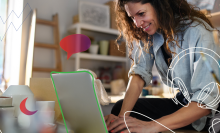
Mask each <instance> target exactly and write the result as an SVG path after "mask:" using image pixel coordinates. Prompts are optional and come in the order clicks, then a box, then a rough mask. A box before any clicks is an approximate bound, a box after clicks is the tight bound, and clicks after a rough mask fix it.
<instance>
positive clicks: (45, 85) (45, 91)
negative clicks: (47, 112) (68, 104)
mask: <svg viewBox="0 0 220 133" xmlns="http://www.w3.org/2000/svg"><path fill="white" fill-rule="evenodd" d="M30 89H31V91H32V92H33V94H34V98H35V99H36V100H37V101H55V108H54V111H55V118H54V120H57V118H58V117H59V115H61V111H60V106H59V103H58V100H57V96H56V92H55V89H54V87H53V83H52V80H51V78H31V79H30Z"/></svg>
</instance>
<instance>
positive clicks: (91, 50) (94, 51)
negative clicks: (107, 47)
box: [89, 44, 99, 54]
mask: <svg viewBox="0 0 220 133" xmlns="http://www.w3.org/2000/svg"><path fill="white" fill-rule="evenodd" d="M98 49H99V45H98V44H91V45H90V47H89V53H91V54H97V53H98Z"/></svg>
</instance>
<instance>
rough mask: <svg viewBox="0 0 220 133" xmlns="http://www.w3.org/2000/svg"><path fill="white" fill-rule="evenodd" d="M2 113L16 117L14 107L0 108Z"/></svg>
mask: <svg viewBox="0 0 220 133" xmlns="http://www.w3.org/2000/svg"><path fill="white" fill-rule="evenodd" d="M0 112H6V113H7V114H10V115H11V116H14V107H13V106H7V107H2V106H0Z"/></svg>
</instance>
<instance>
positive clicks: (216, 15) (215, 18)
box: [206, 12, 220, 28]
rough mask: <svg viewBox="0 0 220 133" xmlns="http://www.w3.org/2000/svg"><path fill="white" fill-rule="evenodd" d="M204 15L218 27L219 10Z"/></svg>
mask: <svg viewBox="0 0 220 133" xmlns="http://www.w3.org/2000/svg"><path fill="white" fill-rule="evenodd" d="M206 17H208V19H209V20H210V21H211V23H212V24H213V26H214V27H216V28H217V27H220V12H215V13H211V14H210V15H206Z"/></svg>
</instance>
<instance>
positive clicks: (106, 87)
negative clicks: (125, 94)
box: [102, 84, 111, 89]
mask: <svg viewBox="0 0 220 133" xmlns="http://www.w3.org/2000/svg"><path fill="white" fill-rule="evenodd" d="M102 85H103V86H104V87H105V89H109V88H111V84H102Z"/></svg>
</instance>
